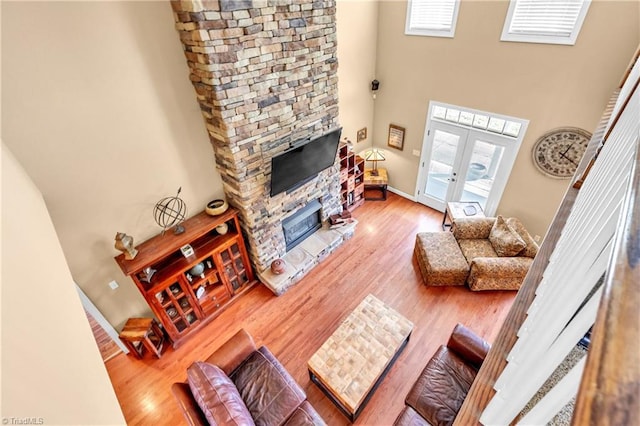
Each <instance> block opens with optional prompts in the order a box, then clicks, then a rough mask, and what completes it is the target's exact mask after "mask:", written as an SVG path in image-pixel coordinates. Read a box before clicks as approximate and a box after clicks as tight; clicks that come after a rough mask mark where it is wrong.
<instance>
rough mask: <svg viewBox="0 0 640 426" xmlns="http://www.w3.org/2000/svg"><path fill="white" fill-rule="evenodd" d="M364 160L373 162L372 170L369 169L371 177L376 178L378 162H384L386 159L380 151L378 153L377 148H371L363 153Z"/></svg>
mask: <svg viewBox="0 0 640 426" xmlns="http://www.w3.org/2000/svg"><path fill="white" fill-rule="evenodd" d="M364 159H365V160H366V161H372V162H373V169H371V176H378V161H384V160H386V158H384V155H383V154H382V151H380V150H379V149H378V148H371V149H370V150H368V151H366V152H365V153H364Z"/></svg>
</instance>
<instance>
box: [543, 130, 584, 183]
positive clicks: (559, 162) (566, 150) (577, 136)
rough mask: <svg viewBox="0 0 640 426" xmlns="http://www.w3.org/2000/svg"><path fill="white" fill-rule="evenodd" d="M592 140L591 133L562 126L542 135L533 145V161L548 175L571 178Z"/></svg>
mask: <svg viewBox="0 0 640 426" xmlns="http://www.w3.org/2000/svg"><path fill="white" fill-rule="evenodd" d="M589 140H591V133H589V132H587V131H586V130H582V129H578V128H576V127H562V128H559V129H554V130H551V131H550V132H547V133H545V134H544V135H542V136H541V137H540V138H539V139H538V140H537V141H536V143H535V145H534V146H533V163H534V164H535V165H536V167H537V168H538V170H540V171H541V172H542V173H544V174H545V175H547V176H550V177H553V178H557V179H570V178H572V177H573V174H574V173H575V172H576V168H577V167H578V164H579V163H580V160H581V159H582V155H583V154H584V151H585V150H586V149H587V145H588V144H589Z"/></svg>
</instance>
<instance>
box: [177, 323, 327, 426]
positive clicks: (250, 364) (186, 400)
mask: <svg viewBox="0 0 640 426" xmlns="http://www.w3.org/2000/svg"><path fill="white" fill-rule="evenodd" d="M213 366H216V367H213ZM189 370H190V371H189V372H188V375H189V379H190V381H191V382H192V385H194V383H195V386H196V389H197V396H195V397H194V394H193V393H192V388H191V386H190V385H189V383H174V384H173V385H172V386H171V390H172V392H173V394H174V396H175V397H176V399H177V401H178V404H179V405H180V408H181V410H182V413H183V414H184V416H185V419H186V420H187V423H188V424H190V425H197V426H201V425H202V426H204V425H208V424H247V423H253V422H255V423H256V424H282V425H324V424H325V422H324V421H323V420H322V418H321V417H320V415H319V414H318V413H317V412H316V411H315V409H314V408H313V407H312V406H311V404H309V402H308V401H307V399H306V394H305V393H304V391H303V390H302V388H301V387H300V386H299V385H298V383H296V381H295V380H294V379H293V377H291V375H290V374H289V373H288V372H287V371H286V370H285V368H284V367H283V366H282V364H280V362H279V361H278V360H277V359H276V358H275V357H274V356H273V354H272V353H271V352H270V351H269V349H267V348H266V347H265V346H262V347H260V348H257V347H256V345H255V343H254V341H253V339H252V338H251V336H250V335H249V333H247V332H246V331H245V330H240V331H239V332H238V333H236V334H235V335H234V336H233V337H231V339H229V340H228V341H227V342H226V343H224V344H223V345H222V346H221V347H220V348H219V349H218V350H216V351H215V352H214V353H213V354H212V355H211V356H210V357H209V358H207V359H206V360H205V362H204V363H199V362H196V363H194V364H193V365H192V366H191V367H189ZM220 370H221V371H220ZM211 371H214V372H215V374H216V376H215V377H214V376H211V375H209V374H210V372H211ZM198 379H201V380H198ZM198 382H199V383H200V384H198ZM200 385H202V386H201V387H204V388H212V389H211V392H207V389H205V390H204V391H202V392H201V389H198V387H199V386H200ZM234 394H235V395H237V398H236V399H235V400H234V399H233V395H234ZM203 406H204V409H203ZM247 417H250V418H251V419H247ZM248 420H252V422H249V421H248Z"/></svg>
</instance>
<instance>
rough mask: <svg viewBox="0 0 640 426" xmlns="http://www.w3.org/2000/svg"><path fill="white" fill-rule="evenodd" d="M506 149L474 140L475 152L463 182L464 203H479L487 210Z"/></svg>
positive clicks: (473, 151)
mask: <svg viewBox="0 0 640 426" xmlns="http://www.w3.org/2000/svg"><path fill="white" fill-rule="evenodd" d="M503 154H504V147H502V146H500V145H495V144H493V143H491V142H487V141H482V140H480V139H474V142H473V150H472V152H471V157H470V159H469V165H468V166H467V170H466V175H465V178H464V180H463V181H462V182H460V183H461V184H462V195H461V197H460V199H461V200H462V201H477V202H479V203H480V205H481V206H482V208H483V209H485V208H486V205H487V200H488V198H489V194H490V193H491V188H492V187H493V183H494V181H495V177H496V173H497V171H498V167H499V166H500V162H501V161H502V157H503Z"/></svg>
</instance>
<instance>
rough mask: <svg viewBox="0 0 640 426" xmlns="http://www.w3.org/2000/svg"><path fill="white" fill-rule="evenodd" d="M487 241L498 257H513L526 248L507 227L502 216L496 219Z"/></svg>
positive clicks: (519, 238)
mask: <svg viewBox="0 0 640 426" xmlns="http://www.w3.org/2000/svg"><path fill="white" fill-rule="evenodd" d="M489 241H491V245H492V246H493V249H494V250H495V251H496V253H497V254H498V256H502V257H504V256H515V255H517V254H518V253H520V252H521V251H522V250H523V249H524V248H525V247H526V246H527V243H525V242H524V240H523V239H522V238H521V237H520V235H518V233H517V232H516V231H514V230H513V229H511V227H510V226H509V225H507V223H506V222H505V221H504V218H503V217H502V216H498V217H497V218H496V221H495V223H494V224H493V227H492V228H491V233H490V234H489Z"/></svg>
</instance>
